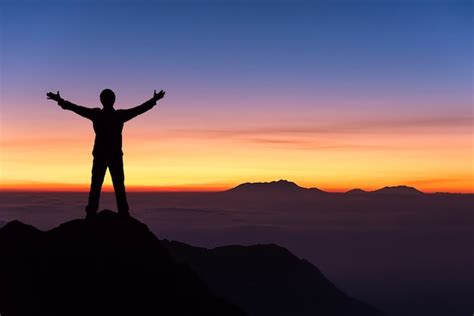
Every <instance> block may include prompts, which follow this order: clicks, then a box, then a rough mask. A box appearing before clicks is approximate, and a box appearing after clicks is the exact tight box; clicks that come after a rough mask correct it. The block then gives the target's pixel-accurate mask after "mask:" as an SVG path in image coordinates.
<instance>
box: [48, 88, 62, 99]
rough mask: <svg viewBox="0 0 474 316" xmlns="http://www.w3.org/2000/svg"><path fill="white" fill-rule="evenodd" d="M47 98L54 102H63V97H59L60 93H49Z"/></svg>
mask: <svg viewBox="0 0 474 316" xmlns="http://www.w3.org/2000/svg"><path fill="white" fill-rule="evenodd" d="M46 96H47V97H48V99H51V100H54V101H56V102H59V101H60V100H62V99H61V96H60V95H59V91H58V93H56V94H54V93H52V92H48V93H46Z"/></svg>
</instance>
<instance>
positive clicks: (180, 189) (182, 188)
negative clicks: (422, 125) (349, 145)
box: [0, 180, 474, 194]
mask: <svg viewBox="0 0 474 316" xmlns="http://www.w3.org/2000/svg"><path fill="white" fill-rule="evenodd" d="M277 181H282V180H273V181H262V182H260V181H256V182H242V183H239V184H237V185H234V186H232V185H226V186H224V185H206V184H201V185H174V186H140V185H129V186H127V192H143V193H153V192H156V193H213V192H214V193H216V192H224V191H228V190H231V189H233V188H235V187H237V186H239V185H241V184H247V183H271V182H277ZM283 181H288V182H292V183H295V184H296V185H298V184H297V183H296V182H294V181H289V180H283ZM298 186H299V187H301V188H303V189H319V190H321V191H324V192H328V193H346V192H349V191H351V190H356V189H360V190H363V191H366V192H373V191H376V190H379V189H383V188H386V187H397V186H407V187H411V188H415V189H416V190H418V191H420V192H422V193H425V194H435V193H450V194H474V191H469V190H457V191H453V190H443V189H437V190H426V191H425V190H420V189H418V188H417V187H415V186H410V185H406V184H396V185H385V186H382V187H379V188H375V189H374V188H371V189H363V188H362V187H354V188H349V189H347V188H330V189H324V188H319V187H302V186H300V185H298ZM0 192H5V193H7V192H71V193H72V192H78V193H80V192H84V193H88V192H89V185H86V184H63V183H54V184H51V183H39V184H17V185H3V184H0ZM102 192H114V189H113V186H112V185H108V184H107V185H104V186H103V187H102Z"/></svg>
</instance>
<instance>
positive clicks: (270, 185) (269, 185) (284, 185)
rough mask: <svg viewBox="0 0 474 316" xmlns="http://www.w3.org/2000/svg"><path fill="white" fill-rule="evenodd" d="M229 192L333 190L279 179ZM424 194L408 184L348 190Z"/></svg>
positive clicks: (355, 192)
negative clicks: (302, 185)
mask: <svg viewBox="0 0 474 316" xmlns="http://www.w3.org/2000/svg"><path fill="white" fill-rule="evenodd" d="M225 192H227V193H278V192H279V193H286V194H291V193H305V194H307V193H311V194H313V193H327V194H330V193H331V192H327V191H323V190H321V189H318V188H304V187H301V186H299V185H297V184H296V183H294V182H291V181H288V180H283V179H282V180H278V181H271V182H246V183H242V184H239V185H237V186H236V187H234V188H231V189H229V190H227V191H225ZM347 193H349V194H369V193H371V194H400V195H405V194H424V193H423V192H421V191H419V190H418V189H416V188H414V187H410V186H406V185H398V186H386V187H383V188H381V189H378V190H374V191H365V190H361V189H352V190H349V191H347V192H346V194H347Z"/></svg>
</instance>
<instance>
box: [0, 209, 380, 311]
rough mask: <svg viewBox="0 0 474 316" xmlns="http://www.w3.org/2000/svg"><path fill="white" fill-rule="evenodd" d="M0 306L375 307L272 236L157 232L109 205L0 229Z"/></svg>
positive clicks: (53, 308)
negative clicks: (252, 241)
mask: <svg viewBox="0 0 474 316" xmlns="http://www.w3.org/2000/svg"><path fill="white" fill-rule="evenodd" d="M0 253H1V254H2V260H0V269H1V271H3V273H4V275H3V277H2V280H1V282H0V313H1V315H2V316H17V315H18V316H29V315H41V316H42V315H72V316H75V315H176V316H177V315H180V316H185V315H226V316H233V315H236V316H237V315H259V316H266V315H268V316H270V315H288V316H290V315H292V316H298V315H301V316H304V315H329V316H330V315H334V316H336V315H338V316H343V315H367V316H370V315H381V313H380V312H379V311H378V310H376V309H375V308H373V307H371V306H370V305H368V304H365V303H362V302H359V301H357V300H355V299H352V298H350V297H349V296H347V295H346V294H344V293H343V292H341V291H340V290H339V289H337V288H336V287H335V286H334V285H333V284H332V283H331V282H330V281H329V280H328V279H327V278H325V277H324V275H322V274H321V272H320V271H319V270H318V269H317V268H316V267H315V266H313V265H312V264H310V263H309V262H308V261H306V260H303V259H299V258H297V257H296V256H294V255H293V254H291V253H290V252H289V251H288V250H286V249H284V248H281V247H279V246H276V245H272V244H270V245H255V246H246V247H244V246H225V247H219V248H215V249H205V248H198V247H193V246H190V245H187V244H184V243H180V242H176V241H167V240H159V239H158V238H157V237H156V236H155V235H153V234H152V233H151V232H150V231H149V229H148V228H147V226H146V225H144V224H143V223H141V222H139V221H138V220H136V219H133V218H124V217H121V216H119V215H117V214H116V213H114V212H112V211H108V210H104V211H102V212H99V214H98V215H97V217H96V218H94V219H92V220H83V219H77V220H72V221H69V222H66V223H64V224H62V225H60V226H58V227H56V228H54V229H51V230H49V231H45V232H43V231H40V230H38V229H36V228H34V227H33V226H29V225H25V224H23V223H21V222H19V221H12V222H9V223H7V224H6V225H5V226H4V227H3V228H1V229H0Z"/></svg>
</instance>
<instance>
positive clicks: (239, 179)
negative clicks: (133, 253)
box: [0, 113, 474, 193]
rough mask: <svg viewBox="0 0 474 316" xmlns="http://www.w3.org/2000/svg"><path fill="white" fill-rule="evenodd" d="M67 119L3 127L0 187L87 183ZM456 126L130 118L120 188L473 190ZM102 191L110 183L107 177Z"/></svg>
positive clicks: (85, 146)
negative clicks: (282, 183) (179, 125)
mask: <svg viewBox="0 0 474 316" xmlns="http://www.w3.org/2000/svg"><path fill="white" fill-rule="evenodd" d="M64 115H65V117H66V118H67V115H72V114H70V113H67V114H66V113H64ZM140 119H142V120H143V119H145V121H146V118H140ZM68 120H70V121H71V123H72V124H70V126H69V127H68V128H67V132H64V133H61V134H60V135H59V136H58V135H55V133H54V132H52V131H53V130H56V129H58V130H61V129H62V127H63V124H65V123H64V122H58V123H57V124H55V125H57V126H49V127H48V128H45V129H44V130H42V134H40V133H36V134H33V133H31V131H27V130H26V131H25V130H23V131H24V133H21V132H13V130H14V129H15V127H14V126H9V128H10V129H11V131H8V130H7V133H5V132H4V133H3V135H2V136H3V137H2V138H1V143H0V146H1V148H2V154H1V157H0V161H1V170H2V172H1V177H0V190H3V191H8V190H17V191H18V190H35V191H41V190H44V191H87V190H88V187H89V179H90V168H91V162H92V156H91V153H90V152H91V147H92V142H93V137H94V135H93V131H92V129H91V126H90V123H89V122H87V121H80V120H77V119H75V118H69V119H68ZM65 121H67V120H65ZM460 123H461V124H460ZM460 123H459V122H454V123H452V124H453V126H451V125H450V126H441V127H439V126H436V124H437V122H435V124H434V125H433V126H431V125H429V126H424V125H423V124H421V123H417V122H413V123H411V124H409V126H408V127H407V126H405V125H404V124H406V123H397V124H399V125H400V126H397V124H396V122H395V123H393V122H388V123H384V122H381V123H380V124H374V125H373V126H365V127H364V128H360V129H354V130H353V129H351V128H350V127H348V125H347V124H346V125H344V123H340V124H339V125H337V124H336V125H334V126H332V127H331V128H332V129H331V130H330V131H323V132H319V130H318V128H316V127H314V126H311V125H305V124H304V122H303V123H297V124H296V123H293V125H288V124H287V125H278V124H275V123H274V124H272V122H270V121H267V124H268V126H269V127H255V126H257V125H254V126H251V125H247V126H243V127H241V128H239V129H236V128H232V127H231V128H223V127H221V126H217V127H214V129H203V128H202V127H196V126H190V127H188V129H174V128H170V126H171V125H172V124H163V125H161V126H158V127H154V126H149V125H144V126H139V125H137V124H135V125H130V126H126V128H125V130H124V152H125V156H124V161H125V174H126V185H127V188H128V190H129V191H222V190H226V189H229V188H231V187H233V186H236V185H238V184H240V183H243V182H267V181H274V180H279V179H287V180H289V181H293V182H295V183H297V184H298V185H300V186H302V187H317V188H319V189H322V190H326V191H333V192H344V191H347V190H350V189H353V188H361V189H365V190H375V189H379V188H381V187H384V186H392V185H402V184H403V185H410V186H414V187H416V188H418V189H419V190H421V191H424V192H459V193H474V184H473V179H474V168H473V147H472V134H471V130H470V128H471V127H470V125H469V124H468V123H469V121H468V120H467V121H466V120H461V121H460ZM132 124H133V123H132ZM384 124H389V125H390V124H391V126H390V128H389V130H386V129H384V128H382V127H380V126H383V125H384ZM354 125H357V124H355V123H354ZM366 125H367V124H366ZM379 125H380V126H379ZM425 125H427V124H425ZM444 130H448V131H449V132H448V133H447V132H446V131H444ZM4 131H5V130H4ZM12 135H14V136H12ZM77 135H82V136H77ZM65 149H67V150H65ZM104 190H111V182H110V176H109V174H107V175H106V181H105V185H104Z"/></svg>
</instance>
